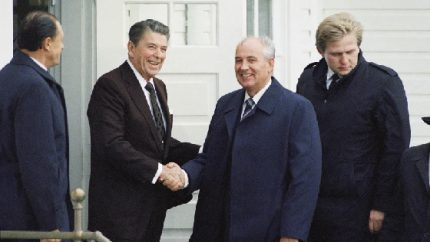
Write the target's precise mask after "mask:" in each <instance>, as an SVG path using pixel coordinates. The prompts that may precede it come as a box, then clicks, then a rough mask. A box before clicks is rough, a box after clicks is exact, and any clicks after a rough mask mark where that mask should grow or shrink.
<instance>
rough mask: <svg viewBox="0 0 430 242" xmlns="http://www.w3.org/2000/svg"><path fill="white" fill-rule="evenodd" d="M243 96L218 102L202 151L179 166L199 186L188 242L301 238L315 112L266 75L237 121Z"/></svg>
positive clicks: (315, 161)
mask: <svg viewBox="0 0 430 242" xmlns="http://www.w3.org/2000/svg"><path fill="white" fill-rule="evenodd" d="M244 94H245V90H244V89H240V90H237V91H234V92H232V93H230V94H227V95H225V96H223V97H221V98H220V99H219V101H218V103H217V106H216V110H215V113H214V115H213V117H212V120H211V123H210V127H209V131H208V134H207V137H206V140H205V144H204V150H203V153H201V154H199V157H198V158H196V159H194V160H192V161H190V162H188V163H186V164H185V165H184V169H185V171H186V172H187V173H188V174H189V178H190V186H189V190H190V191H193V190H196V189H198V188H200V193H199V200H198V202H197V209H196V213H195V221H194V228H193V234H192V237H191V239H190V241H194V242H220V241H230V242H236V241H247V242H263V241H264V242H271V241H279V239H280V238H281V237H283V236H285V237H293V238H297V239H300V240H306V238H307V235H308V230H309V226H310V223H311V220H312V215H313V211H314V208H315V204H316V199H317V194H318V187H319V182H320V175H321V147H320V138H319V134H318V126H317V123H316V117H315V112H314V110H313V108H312V105H311V104H310V102H309V101H307V100H306V99H304V98H303V97H300V96H299V95H296V94H294V93H291V92H290V91H289V90H287V89H285V88H284V87H282V86H281V84H280V83H279V82H278V81H277V80H276V79H275V78H273V77H272V84H271V86H270V87H269V88H268V89H267V91H266V92H265V93H264V94H263V96H262V97H261V99H260V100H259V102H258V103H257V104H256V107H255V108H254V109H252V111H251V113H250V114H249V115H248V116H246V118H244V119H243V120H242V121H239V116H240V114H241V110H242V103H243V100H244Z"/></svg>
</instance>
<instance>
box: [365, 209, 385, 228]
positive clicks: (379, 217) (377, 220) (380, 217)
mask: <svg viewBox="0 0 430 242" xmlns="http://www.w3.org/2000/svg"><path fill="white" fill-rule="evenodd" d="M384 217H385V214H384V213H383V212H381V211H378V210H373V209H372V210H370V215H369V230H370V232H371V233H372V234H376V233H378V232H379V230H381V228H382V223H383V222H384Z"/></svg>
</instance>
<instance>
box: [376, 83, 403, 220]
mask: <svg viewBox="0 0 430 242" xmlns="http://www.w3.org/2000/svg"><path fill="white" fill-rule="evenodd" d="M376 122H377V129H378V132H379V137H380V146H381V148H382V152H381V155H380V159H379V162H378V165H377V170H376V178H377V183H376V188H375V189H376V191H375V197H374V200H373V208H374V209H376V210H379V211H383V212H386V210H387V208H389V207H390V203H391V199H392V197H391V196H392V195H393V193H394V192H395V191H394V189H395V187H396V183H397V182H398V181H397V179H398V176H399V171H398V169H399V163H400V157H401V155H402V152H403V151H404V150H405V149H406V148H407V147H408V146H409V141H410V137H411V130H410V125H409V113H408V104H407V100H406V94H405V91H404V88H403V85H402V81H401V80H400V78H399V77H398V76H397V75H395V76H391V77H390V78H389V79H388V80H387V82H386V84H385V86H384V88H383V93H382V94H381V95H380V99H379V102H378V105H377V111H376Z"/></svg>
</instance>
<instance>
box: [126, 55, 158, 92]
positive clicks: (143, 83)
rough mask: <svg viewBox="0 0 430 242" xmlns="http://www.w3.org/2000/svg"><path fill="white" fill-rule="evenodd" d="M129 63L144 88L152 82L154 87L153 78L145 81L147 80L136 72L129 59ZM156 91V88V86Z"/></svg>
mask: <svg viewBox="0 0 430 242" xmlns="http://www.w3.org/2000/svg"><path fill="white" fill-rule="evenodd" d="M127 63H128V65H129V66H130V67H131V69H132V70H133V73H134V75H135V76H136V78H137V80H138V81H139V83H140V85H141V86H142V88H144V87H145V86H146V83H147V82H150V83H151V84H152V85H153V86H154V79H153V78H151V79H149V80H145V78H143V76H142V75H141V74H140V73H139V72H138V71H137V70H136V68H134V66H133V64H132V63H131V61H130V59H127ZM154 89H155V86H154ZM145 90H146V89H145Z"/></svg>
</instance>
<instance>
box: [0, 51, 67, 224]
mask: <svg viewBox="0 0 430 242" xmlns="http://www.w3.org/2000/svg"><path fill="white" fill-rule="evenodd" d="M66 120H67V119H66V107H65V104H64V96H63V90H62V88H61V87H60V85H59V84H57V83H56V82H55V80H54V78H53V77H52V76H51V75H50V74H49V73H48V72H47V71H45V70H43V69H42V68H41V67H40V66H38V65H37V64H36V63H35V62H34V61H33V60H31V59H30V57H28V56H27V55H25V54H24V53H22V52H21V51H19V50H18V51H16V52H15V54H14V57H13V59H12V61H11V62H10V63H9V64H8V65H6V66H5V67H4V68H3V69H2V70H1V72H0V127H1V128H0V192H1V194H2V195H1V196H0V230H44V231H50V230H54V229H60V230H70V226H69V225H70V221H69V213H70V212H71V210H70V209H71V202H70V198H69V175H68V136H67V124H66Z"/></svg>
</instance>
